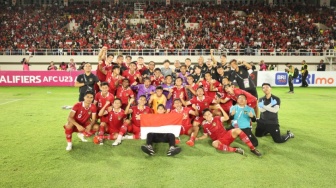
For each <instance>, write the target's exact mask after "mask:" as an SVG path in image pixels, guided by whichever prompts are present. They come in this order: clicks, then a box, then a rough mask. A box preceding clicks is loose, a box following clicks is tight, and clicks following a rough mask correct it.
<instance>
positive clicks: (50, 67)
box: [47, 61, 57, 71]
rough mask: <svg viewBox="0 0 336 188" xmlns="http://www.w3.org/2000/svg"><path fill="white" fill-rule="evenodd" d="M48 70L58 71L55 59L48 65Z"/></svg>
mask: <svg viewBox="0 0 336 188" xmlns="http://www.w3.org/2000/svg"><path fill="white" fill-rule="evenodd" d="M47 70H48V71H56V70H57V67H56V65H54V62H53V61H51V62H50V65H49V66H48V68H47Z"/></svg>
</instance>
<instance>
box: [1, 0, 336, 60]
mask: <svg viewBox="0 0 336 188" xmlns="http://www.w3.org/2000/svg"><path fill="white" fill-rule="evenodd" d="M142 8H143V11H144V14H143V15H141V16H139V15H136V14H134V5H133V4H126V3H125V4H123V3H120V4H119V5H111V4H104V3H98V4H93V5H92V6H86V5H85V4H72V3H70V5H69V6H66V7H63V6H59V5H51V6H46V7H42V6H40V7H36V6H32V5H31V6H25V7H18V6H16V7H9V6H3V7H1V8H0V10H1V15H0V22H1V28H2V29H1V31H0V36H1V38H0V51H2V52H3V53H4V54H26V53H27V52H31V53H34V54H35V55H36V54H45V53H46V52H45V50H46V49H47V50H50V52H51V53H52V54H63V53H64V52H67V53H68V54H71V55H77V54H80V55H82V54H88V55H93V54H94V51H95V49H96V50H97V51H98V49H99V48H101V47H102V46H108V48H109V49H123V50H129V49H135V50H144V49H154V51H152V52H151V53H155V54H158V55H161V54H162V55H177V54H179V55H184V54H185V55H186V54H188V49H198V50H205V53H206V54H203V55H209V53H210V52H209V50H210V49H218V50H220V51H222V52H226V53H228V54H232V55H235V54H238V53H239V54H245V55H272V54H275V53H276V54H277V55H282V54H284V53H286V52H290V53H292V54H293V55H295V54H299V53H304V54H306V55H318V53H321V52H323V51H324V50H328V49H334V47H335V45H334V39H335V36H336V22H335V12H334V10H333V9H329V8H319V7H313V6H303V5H297V4H292V5H289V6H273V7H271V6H266V5H262V4H256V5H237V4H235V5H233V4H225V5H214V4H211V3H193V4H181V3H176V4H173V5H170V6H165V4H162V3H155V2H151V3H150V4H146V5H144V7H142ZM239 11H242V12H243V13H246V16H242V15H241V13H240V12H239ZM132 18H144V19H147V21H146V22H145V23H143V24H140V23H138V24H137V25H130V24H129V22H130V19H132ZM72 21H74V22H75V23H76V24H78V25H79V27H78V29H74V28H70V29H69V28H68V24H69V23H70V22H72ZM184 23H198V24H199V27H198V28H195V29H190V28H187V27H186V26H185V25H184ZM313 23H321V24H324V25H325V26H327V27H328V28H329V29H321V30H319V29H318V27H316V26H315V25H314V24H313ZM42 49H43V50H42ZM177 49H180V50H177ZM164 52H165V53H164ZM95 55H96V54H95ZM129 55H134V54H129ZM145 55H146V54H145ZM149 55H151V54H149Z"/></svg>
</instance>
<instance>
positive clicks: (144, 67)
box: [137, 66, 147, 75]
mask: <svg viewBox="0 0 336 188" xmlns="http://www.w3.org/2000/svg"><path fill="white" fill-rule="evenodd" d="M137 68H138V67H137ZM145 70H147V67H146V66H142V67H141V69H138V71H139V72H140V74H141V75H142V73H143V72H144V71H145Z"/></svg>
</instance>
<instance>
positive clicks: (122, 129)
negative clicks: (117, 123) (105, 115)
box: [119, 124, 127, 136]
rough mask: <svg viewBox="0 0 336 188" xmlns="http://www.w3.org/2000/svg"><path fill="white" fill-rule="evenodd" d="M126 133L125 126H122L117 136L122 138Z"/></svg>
mask: <svg viewBox="0 0 336 188" xmlns="http://www.w3.org/2000/svg"><path fill="white" fill-rule="evenodd" d="M126 132H127V125H125V124H124V125H122V126H121V127H120V130H119V134H120V135H122V136H123V135H124V134H125V133H126Z"/></svg>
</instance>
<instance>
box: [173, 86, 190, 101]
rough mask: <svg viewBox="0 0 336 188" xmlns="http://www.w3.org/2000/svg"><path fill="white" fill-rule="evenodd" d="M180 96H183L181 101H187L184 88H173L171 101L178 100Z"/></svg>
mask: <svg viewBox="0 0 336 188" xmlns="http://www.w3.org/2000/svg"><path fill="white" fill-rule="evenodd" d="M181 94H182V95H183V100H187V92H186V90H185V88H184V87H181V88H177V87H173V92H172V97H173V101H174V100H175V99H179V98H180V95H181Z"/></svg>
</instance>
